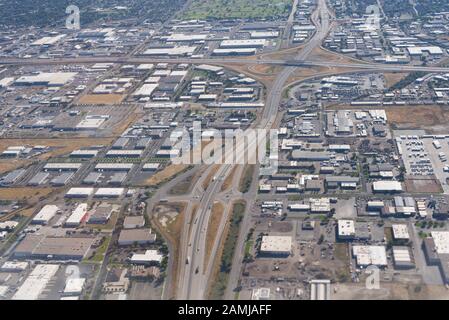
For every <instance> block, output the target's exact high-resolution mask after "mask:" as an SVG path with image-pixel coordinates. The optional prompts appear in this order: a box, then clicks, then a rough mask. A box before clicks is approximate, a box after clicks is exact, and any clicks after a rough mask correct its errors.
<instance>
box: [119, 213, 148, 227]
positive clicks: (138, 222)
mask: <svg viewBox="0 0 449 320" xmlns="http://www.w3.org/2000/svg"><path fill="white" fill-rule="evenodd" d="M144 226H145V218H144V217H143V216H127V217H125V220H124V221H123V228H125V229H137V228H142V227H144Z"/></svg>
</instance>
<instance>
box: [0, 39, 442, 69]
mask: <svg viewBox="0 0 449 320" xmlns="http://www.w3.org/2000/svg"><path fill="white" fill-rule="evenodd" d="M311 41H316V40H313V39H312V40H311ZM304 51H305V49H303V50H302V51H301V52H304ZM309 53H310V52H309ZM106 62H109V63H118V64H145V63H153V64H155V63H176V64H178V63H186V64H193V65H199V64H210V65H218V66H226V65H232V64H246V65H257V64H259V65H260V64H263V65H278V66H290V67H334V68H345V69H363V70H373V71H376V72H382V71H383V72H415V71H422V72H428V73H440V72H441V73H448V72H449V68H447V67H439V66H413V65H406V64H403V65H401V64H399V65H398V64H381V63H368V62H366V63H365V62H360V63H355V62H354V63H352V62H351V63H344V62H333V61H320V60H314V58H313V57H312V58H310V59H307V60H306V59H301V58H300V57H297V58H296V59H293V60H291V59H290V60H282V59H266V58H263V57H261V58H260V59H257V60H256V59H238V58H203V59H192V58H177V59H167V58H149V57H91V58H55V59H51V60H50V59H0V65H5V66H7V65H17V66H34V65H67V64H91V63H106Z"/></svg>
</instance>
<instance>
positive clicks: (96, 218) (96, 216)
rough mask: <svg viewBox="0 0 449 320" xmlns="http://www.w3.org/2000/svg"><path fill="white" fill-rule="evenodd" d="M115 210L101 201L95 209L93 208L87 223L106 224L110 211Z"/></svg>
mask: <svg viewBox="0 0 449 320" xmlns="http://www.w3.org/2000/svg"><path fill="white" fill-rule="evenodd" d="M115 210H116V208H115V207H113V206H111V205H109V204H106V203H103V204H100V205H99V206H97V207H96V208H95V209H93V211H92V213H91V215H90V217H89V220H88V223H91V224H106V223H108V221H109V219H110V218H111V215H112V213H113V212H114V211H115Z"/></svg>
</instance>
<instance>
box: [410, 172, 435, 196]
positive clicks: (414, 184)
mask: <svg viewBox="0 0 449 320" xmlns="http://www.w3.org/2000/svg"><path fill="white" fill-rule="evenodd" d="M405 190H406V191H407V192H410V193H422V192H423V190H425V192H426V193H441V192H443V189H442V188H441V184H440V182H439V181H438V180H437V179H432V178H431V177H427V176H423V177H419V176H410V177H409V178H407V179H405Z"/></svg>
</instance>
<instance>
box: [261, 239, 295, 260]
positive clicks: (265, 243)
mask: <svg viewBox="0 0 449 320" xmlns="http://www.w3.org/2000/svg"><path fill="white" fill-rule="evenodd" d="M291 251H292V237H290V236H263V237H262V243H261V245H260V253H261V254H262V255H269V256H288V255H290V253H291Z"/></svg>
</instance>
